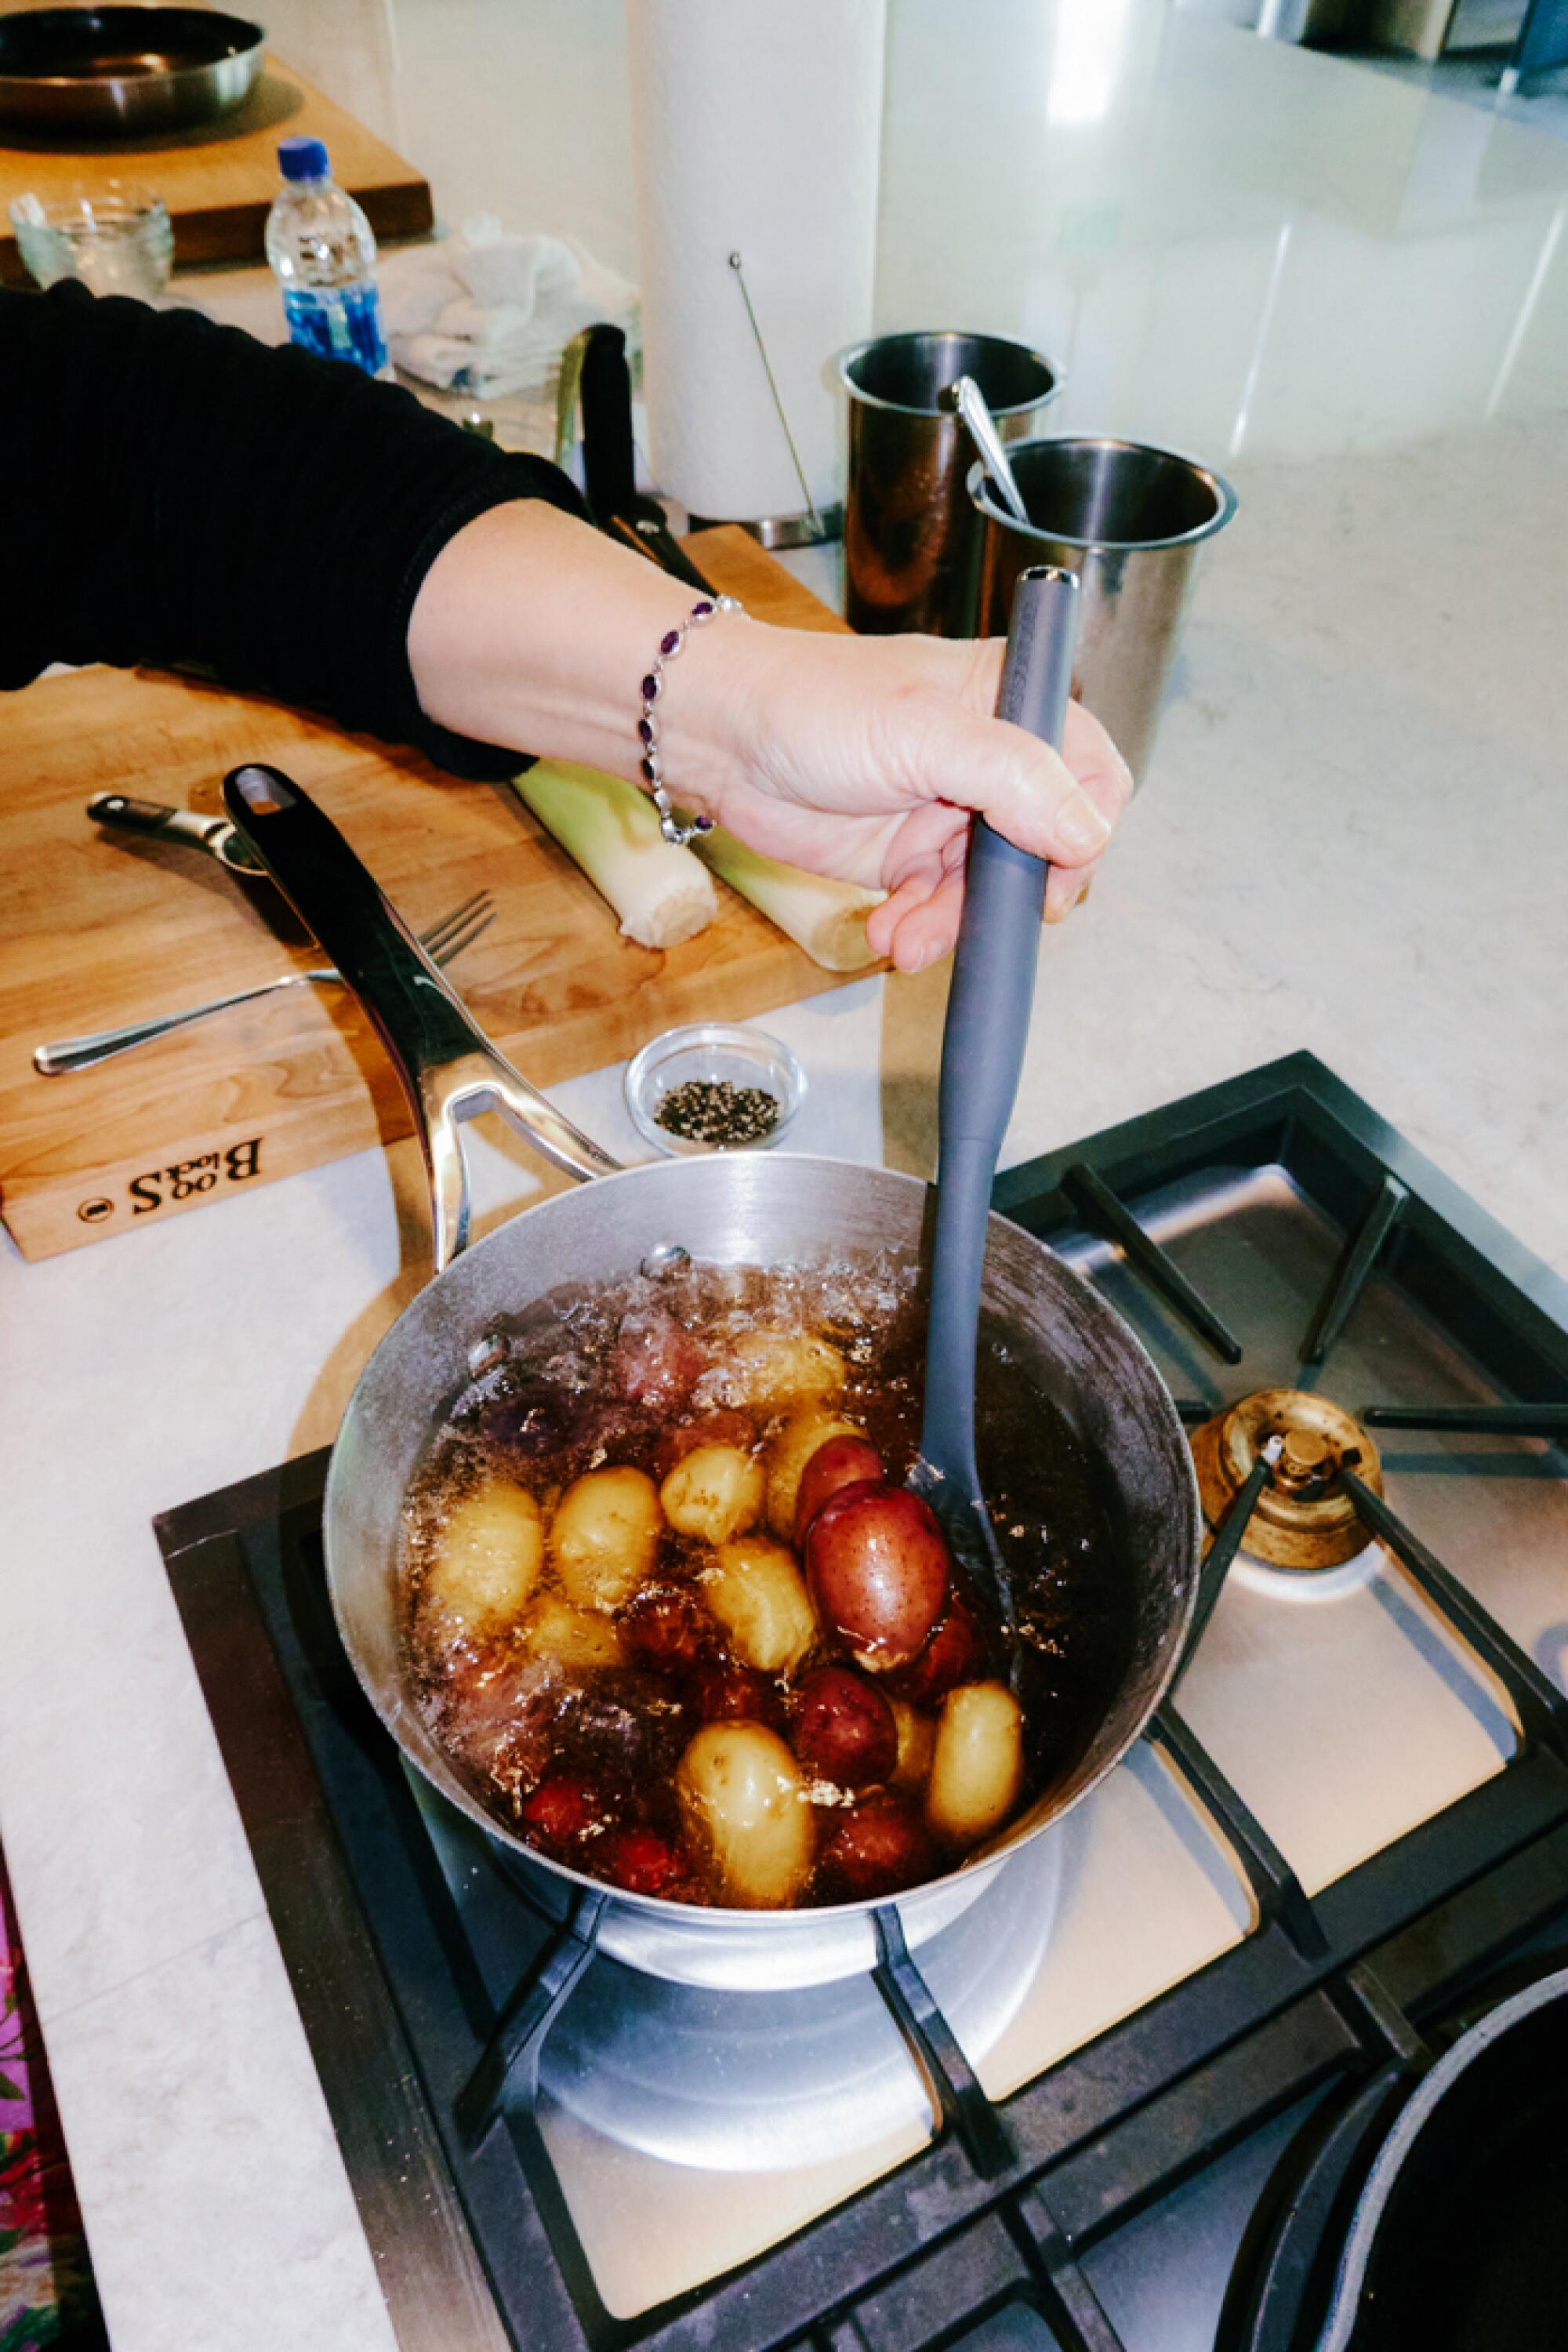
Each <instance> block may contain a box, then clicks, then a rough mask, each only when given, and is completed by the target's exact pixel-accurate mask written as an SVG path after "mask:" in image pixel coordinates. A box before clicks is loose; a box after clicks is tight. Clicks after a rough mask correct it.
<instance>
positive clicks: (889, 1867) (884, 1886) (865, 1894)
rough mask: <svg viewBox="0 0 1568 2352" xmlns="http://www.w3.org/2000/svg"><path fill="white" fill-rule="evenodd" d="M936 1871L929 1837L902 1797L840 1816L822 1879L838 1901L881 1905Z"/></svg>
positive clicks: (879, 1800)
mask: <svg viewBox="0 0 1568 2352" xmlns="http://www.w3.org/2000/svg"><path fill="white" fill-rule="evenodd" d="M936 1871H937V1858H936V1850H935V1848H934V1847H933V1846H932V1844H931V1838H930V1836H929V1835H928V1833H927V1832H926V1830H925V1828H924V1827H923V1825H922V1823H921V1818H920V1815H919V1814H918V1813H917V1812H916V1811H915V1810H914V1808H913V1806H912V1805H910V1804H909V1803H908V1802H907V1801H906V1800H904V1799H903V1798H901V1797H888V1796H879V1797H872V1798H871V1799H870V1800H869V1801H868V1803H866V1804H863V1805H857V1806H856V1807H855V1809H854V1811H852V1812H847V1813H844V1814H841V1815H840V1816H839V1817H838V1819H837V1821H836V1822H835V1823H834V1826H833V1828H832V1829H831V1830H830V1831H829V1832H828V1837H827V1843H826V1846H825V1847H824V1848H823V1853H822V1875H823V1878H824V1880H825V1881H826V1885H827V1889H828V1892H829V1893H830V1894H831V1895H833V1897H834V1899H835V1900H836V1901H841V1902H846V1903H866V1902H879V1901H881V1899H882V1898H883V1897H884V1896H885V1895H900V1894H902V1892H903V1890H904V1888H905V1887H906V1886H918V1885H920V1883H921V1880H922V1879H925V1878H934V1876H935V1875H936Z"/></svg>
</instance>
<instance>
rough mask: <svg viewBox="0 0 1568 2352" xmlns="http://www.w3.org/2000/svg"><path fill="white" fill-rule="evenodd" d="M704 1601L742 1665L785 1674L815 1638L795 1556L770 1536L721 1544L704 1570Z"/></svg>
mask: <svg viewBox="0 0 1568 2352" xmlns="http://www.w3.org/2000/svg"><path fill="white" fill-rule="evenodd" d="M702 1598H703V1599H704V1601H706V1602H707V1603H708V1606H709V1608H710V1610H711V1611H712V1612H713V1614H714V1616H715V1617H717V1619H718V1620H719V1622H720V1624H721V1625H722V1626H723V1628H724V1631H725V1632H726V1633H728V1634H729V1636H730V1646H731V1649H732V1650H733V1651H734V1653H735V1655H736V1656H737V1657H738V1658H739V1659H740V1660H741V1662H742V1664H743V1665H748V1666H757V1667H760V1668H761V1670H762V1672H763V1674H764V1675H787V1674H789V1673H791V1672H792V1671H793V1670H794V1668H795V1667H796V1666H798V1665H799V1664H800V1662H801V1660H802V1658H804V1657H805V1654H806V1652H807V1651H808V1650H809V1649H810V1648H811V1646H812V1643H814V1642H815V1641H816V1610H815V1609H814V1608H813V1607H812V1605H811V1595H810V1593H809V1592H808V1591H806V1589H805V1577H803V1576H802V1574H801V1572H800V1570H799V1569H798V1568H797V1567H796V1566H795V1554H794V1553H793V1552H792V1551H788V1550H786V1549H785V1548H784V1545H783V1544H778V1543H774V1541H773V1538H772V1537H771V1536H741V1537H739V1538H737V1539H736V1541H735V1542H733V1543H727V1544H721V1545H720V1547H719V1549H718V1551H717V1553H716V1554H715V1556H714V1558H713V1559H712V1560H711V1561H710V1563H709V1565H708V1566H707V1568H705V1569H704V1570H703V1571H702Z"/></svg>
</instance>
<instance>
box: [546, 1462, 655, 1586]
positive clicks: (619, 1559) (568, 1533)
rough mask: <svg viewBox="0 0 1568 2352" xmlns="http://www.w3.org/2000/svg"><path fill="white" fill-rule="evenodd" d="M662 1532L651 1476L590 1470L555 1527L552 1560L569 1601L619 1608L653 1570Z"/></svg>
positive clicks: (564, 1503)
mask: <svg viewBox="0 0 1568 2352" xmlns="http://www.w3.org/2000/svg"><path fill="white" fill-rule="evenodd" d="M663 1528H664V1521H663V1519H662V1518H661V1517H660V1516H659V1508H658V1491H657V1489H656V1488H655V1486H654V1483H653V1480H652V1479H651V1478H650V1477H648V1476H647V1473H646V1472H644V1471H641V1470H630V1469H624V1468H623V1469H616V1470H590V1471H588V1472H587V1473H586V1475H584V1476H583V1477H581V1478H574V1480H573V1481H572V1484H571V1485H570V1486H568V1487H567V1489H566V1492H565V1493H564V1494H563V1496H562V1497H561V1500H560V1502H559V1503H558V1504H557V1505H556V1507H555V1517H553V1519H552V1521H551V1523H550V1554H551V1558H552V1559H553V1560H554V1562H555V1567H556V1570H557V1573H558V1574H559V1576H560V1579H561V1586H562V1590H563V1592H564V1593H565V1595H566V1598H567V1599H568V1601H576V1603H577V1604H578V1606H579V1607H580V1608H584V1609H617V1608H619V1606H620V1604H621V1602H622V1601H626V1600H629V1599H630V1597H631V1595H632V1594H633V1593H634V1592H635V1591H637V1586H638V1585H639V1584H641V1583H642V1582H643V1581H644V1580H645V1579H646V1578H647V1575H648V1572H649V1570H651V1569H652V1567H653V1564H654V1561H655V1559H657V1558H658V1539H659V1536H660V1535H661V1533H662V1532H663Z"/></svg>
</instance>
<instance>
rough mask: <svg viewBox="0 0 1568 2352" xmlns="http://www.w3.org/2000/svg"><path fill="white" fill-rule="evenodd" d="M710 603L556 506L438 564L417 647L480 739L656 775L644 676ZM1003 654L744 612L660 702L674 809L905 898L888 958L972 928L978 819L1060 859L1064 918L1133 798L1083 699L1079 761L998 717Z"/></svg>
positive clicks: (413, 644)
mask: <svg viewBox="0 0 1568 2352" xmlns="http://www.w3.org/2000/svg"><path fill="white" fill-rule="evenodd" d="M690 609H691V591H690V589H689V588H685V587H682V586H681V584H680V583H679V582H678V581H675V580H671V579H669V578H668V576H667V575H666V574H665V573H663V572H659V571H658V570H657V569H656V567H655V566H654V565H653V564H651V563H648V562H645V560H644V559H643V557H641V556H640V555H636V554H634V553H633V552H632V551H631V550H630V549H629V548H625V547H616V546H615V545H614V544H612V542H611V541H609V540H607V539H604V538H601V537H600V535H599V533H598V532H597V531H595V530H590V529H589V528H588V526H587V525H586V524H585V523H582V522H578V521H576V520H574V519H573V518H572V517H571V516H570V515H565V514H562V513H561V512H559V511H558V509H555V508H554V507H551V506H547V505H545V504H543V503H542V501H539V500H525V501H520V502H519V503H517V504H514V505H509V506H501V507H493V508H491V509H489V512H487V513H485V514H482V515H479V516H478V517H477V518H476V519H475V520H474V521H472V522H471V523H468V524H466V525H465V526H464V528H463V529H462V530H459V531H458V532H457V533H456V534H455V535H454V536H453V538H451V539H450V540H449V541H447V544H446V546H445V547H444V548H443V549H442V550H441V552H440V553H439V555H437V558H436V561H435V562H434V563H433V564H432V565H431V567H430V570H429V572H427V573H426V577H425V580H424V583H423V584H422V585H421V587H420V590H419V593H418V596H417V598H416V602H415V605H414V610H413V613H412V614H411V616H410V620H409V629H408V658H409V665H410V668H411V670H412V673H413V677H414V680H415V684H416V688H417V690H418V694H419V698H420V701H421V703H422V705H423V706H424V709H425V710H426V713H427V714H428V715H429V717H431V718H432V719H437V720H439V722H440V723H441V725H443V726H445V727H450V728H452V729H453V730H455V731H456V732H457V733H458V734H459V735H468V736H471V737H473V738H474V739H476V740H478V741H479V742H481V743H511V744H515V745H516V747H517V749H518V750H519V751H520V752H521V751H532V752H537V753H540V754H542V756H544V757H545V758H551V759H557V760H575V761H582V763H583V764H584V766H585V767H590V768H603V769H607V770H608V771H609V772H610V773H611V774H612V775H617V776H624V777H626V778H627V779H628V781H630V780H635V779H636V777H637V762H638V759H639V756H640V752H641V746H640V745H639V743H638V742H637V735H636V731H635V719H636V715H637V700H636V688H637V679H638V678H639V677H641V676H642V675H643V673H644V671H645V670H646V669H647V665H648V661H649V659H650V657H651V654H652V649H653V647H654V646H657V645H658V641H659V638H660V636H661V635H663V634H664V632H665V631H666V630H668V629H669V628H672V627H674V626H675V625H677V624H678V623H679V622H680V621H682V620H684V618H685V617H686V615H687V614H688V613H689V611H690ZM1004 651H1005V648H1004V646H1003V645H1002V642H1001V640H1000V639H999V638H996V639H989V640H986V641H984V642H983V643H980V644H975V643H973V642H972V641H969V642H966V641H961V640H958V639H951V638H941V637H850V636H840V635H837V634H836V633H833V632H829V631H814V630H805V629H780V628H773V627H770V626H769V625H767V624H765V623H763V622H761V621H748V620H742V619H740V618H738V617H734V616H726V617H724V618H722V619H720V620H716V621H714V622H712V623H711V624H710V625H709V626H708V627H706V628H703V629H696V630H693V631H692V633H691V635H690V637H689V640H688V643H687V646H686V649H685V651H684V652H683V653H682V655H681V656H680V659H679V663H678V664H677V665H675V666H674V667H672V668H671V670H670V672H669V688H668V693H666V694H664V695H662V696H661V697H660V698H659V704H658V725H659V730H660V731H659V744H660V751H661V755H662V759H663V763H664V771H665V774H666V776H667V777H668V782H669V789H670V793H671V795H672V797H673V798H674V799H675V800H676V801H677V802H678V803H679V804H680V805H682V806H683V807H688V808H691V809H693V810H696V811H697V812H699V813H700V814H706V815H709V816H714V817H718V818H719V819H720V820H721V822H722V823H723V824H726V825H728V826H729V827H730V829H731V832H732V833H734V834H736V835H738V836H739V837H740V839H741V840H742V841H744V842H748V843H750V845H751V846H752V848H753V849H759V850H762V851H763V853H764V854H765V855H767V856H775V857H783V858H786V859H788V860H789V861H790V862H791V863H793V864H795V865H797V866H809V867H810V868H811V869H812V870H813V872H815V873H818V874H834V875H837V876H839V877H842V878H844V879H845V880H848V881H854V882H859V883H861V884H863V885H864V886H865V887H867V888H868V889H875V890H886V891H887V892H888V894H889V895H888V898H887V899H886V901H885V902H884V904H883V905H881V906H879V907H878V908H876V909H875V910H874V911H873V913H872V915H871V917H870V920H869V922H868V926H867V929H868V936H869V939H870V942H871V945H872V946H873V948H874V949H875V950H877V952H878V954H879V955H889V956H890V957H891V958H892V960H893V961H894V962H895V963H896V964H897V965H898V966H899V967H900V970H901V971H921V969H922V968H923V967H924V966H925V965H926V964H929V963H932V962H934V961H935V960H936V958H937V957H938V956H941V955H945V954H946V953H947V952H948V950H950V949H951V948H952V944H953V942H954V940H956V939H957V937H958V917H959V908H960V906H961V904H962V901H963V859H964V851H965V848H966V846H967V843H968V835H969V817H970V813H971V811H972V810H975V809H978V810H980V811H981V812H982V813H983V814H984V816H985V817H986V818H987V819H988V820H989V821H990V823H991V824H994V825H995V827H996V828H997V830H998V831H999V832H1001V833H1005V835H1007V836H1008V838H1009V839H1010V840H1012V841H1016V843H1017V844H1018V845H1019V846H1020V848H1023V849H1027V850H1032V851H1033V852H1034V853H1035V854H1036V855H1037V856H1041V857H1047V858H1049V859H1050V861H1051V867H1052V871H1051V877H1050V881H1049V883H1048V885H1047V891H1046V919H1047V922H1052V921H1055V920H1057V919H1058V918H1059V917H1061V916H1063V915H1065V914H1067V913H1068V910H1069V908H1072V907H1073V906H1075V905H1076V904H1077V903H1078V901H1079V899H1080V898H1082V897H1083V895H1084V892H1085V891H1086V890H1087V888H1088V887H1089V881H1090V879H1091V878H1092V876H1093V873H1094V869H1095V866H1096V863H1097V862H1098V860H1099V857H1100V852H1101V851H1102V850H1103V848H1104V847H1105V845H1106V843H1107V841H1108V840H1109V839H1110V830H1111V827H1112V825H1113V824H1115V822H1116V819H1117V818H1118V817H1119V816H1120V814H1121V811H1122V809H1123V807H1124V806H1125V804H1126V803H1127V800H1128V798H1129V796H1130V795H1131V789H1132V782H1131V777H1130V775H1129V774H1128V772H1127V768H1126V765H1125V763H1124V762H1123V761H1122V760H1121V758H1120V757H1119V756H1118V754H1117V751H1116V750H1115V747H1114V746H1113V745H1112V743H1111V741H1110V737H1109V736H1108V735H1107V734H1106V732H1105V730H1104V729H1103V728H1102V727H1101V726H1100V724H1099V723H1098V721H1096V720H1095V719H1091V718H1090V717H1089V714H1088V712H1087V711H1085V710H1081V709H1079V708H1078V707H1077V706H1076V705H1075V706H1074V707H1073V709H1071V710H1070V711H1069V712H1068V728H1067V741H1066V745H1065V749H1064V752H1063V754H1062V756H1061V757H1059V758H1058V755H1057V753H1056V752H1054V751H1047V748H1046V746H1045V745H1044V744H1043V743H1037V741H1036V740H1035V739H1034V737H1033V736H1032V735H1027V734H1026V733H1025V731H1024V730H1023V729H1022V728H1020V727H1014V726H1010V725H1009V724H1007V722H1006V721H1005V720H1003V719H997V718H995V717H994V711H995V708H996V696H997V691H998V688H999V687H1000V684H1001V677H1002V660H1003V655H1004Z"/></svg>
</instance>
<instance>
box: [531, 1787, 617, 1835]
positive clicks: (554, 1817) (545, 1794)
mask: <svg viewBox="0 0 1568 2352" xmlns="http://www.w3.org/2000/svg"><path fill="white" fill-rule="evenodd" d="M521 1812H522V1818H523V1821H524V1822H526V1823H527V1825H528V1827H529V1828H530V1829H531V1830H532V1832H534V1834H535V1836H536V1837H538V1838H541V1839H542V1841H543V1843H545V1844H546V1845H552V1846H567V1845H574V1844H575V1843H576V1842H577V1841H578V1839H579V1838H583V1837H586V1835H587V1833H588V1832H589V1831H590V1830H591V1829H592V1828H593V1826H594V1824H595V1822H597V1821H600V1820H602V1819H603V1817H604V1807H603V1805H602V1804H601V1802H600V1801H599V1798H598V1796H597V1795H596V1793H595V1790H593V1789H591V1788H590V1787H589V1785H588V1783H587V1781H586V1780H578V1779H577V1778H576V1777H575V1775H574V1774H569V1773H565V1772H558V1773H555V1774H554V1775H552V1778H551V1779H550V1780H542V1781H541V1782H540V1784H539V1786H538V1788H537V1789H535V1790H534V1791H533V1794H532V1795H531V1797H526V1798H525V1799H524V1800H523V1802H522V1806H521Z"/></svg>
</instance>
